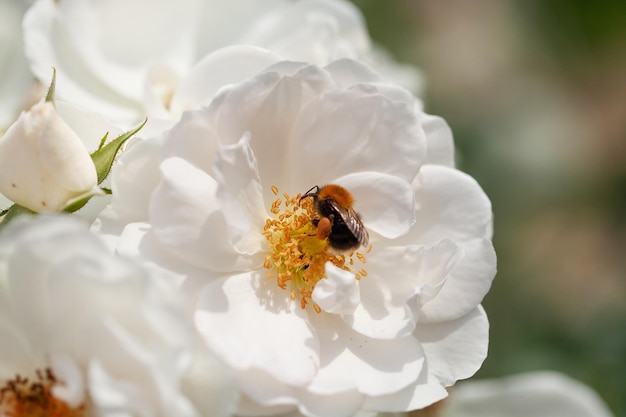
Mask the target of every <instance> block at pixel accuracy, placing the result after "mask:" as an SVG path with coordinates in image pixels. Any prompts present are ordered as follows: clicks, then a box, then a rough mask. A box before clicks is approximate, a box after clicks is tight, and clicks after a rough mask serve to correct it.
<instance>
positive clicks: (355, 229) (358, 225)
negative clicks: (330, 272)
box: [331, 200, 370, 246]
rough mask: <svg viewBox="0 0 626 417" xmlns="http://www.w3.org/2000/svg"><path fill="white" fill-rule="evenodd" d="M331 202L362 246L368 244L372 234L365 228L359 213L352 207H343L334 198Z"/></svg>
mask: <svg viewBox="0 0 626 417" xmlns="http://www.w3.org/2000/svg"><path fill="white" fill-rule="evenodd" d="M331 204H332V206H333V208H334V209H335V210H336V211H337V213H339V215H341V218H342V220H343V221H344V223H346V226H348V229H350V231H351V232H352V234H353V235H354V237H356V238H357V240H358V241H359V243H360V244H361V246H367V244H368V243H369V239H370V236H369V234H368V233H367V229H366V228H365V226H363V223H362V222H361V217H360V216H359V213H357V212H356V211H354V209H353V208H352V207H350V208H347V209H346V208H343V207H341V206H339V205H338V204H337V203H335V202H334V201H332V200H331Z"/></svg>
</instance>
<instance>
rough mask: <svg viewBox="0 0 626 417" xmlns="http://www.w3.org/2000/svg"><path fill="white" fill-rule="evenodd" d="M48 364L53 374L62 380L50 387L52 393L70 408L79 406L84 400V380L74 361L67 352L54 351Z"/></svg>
mask: <svg viewBox="0 0 626 417" xmlns="http://www.w3.org/2000/svg"><path fill="white" fill-rule="evenodd" d="M50 365H51V368H52V370H53V372H54V376H55V377H57V378H58V379H59V380H60V381H63V382H62V383H57V384H55V385H54V386H53V387H52V395H54V397H56V398H59V399H60V400H62V401H63V402H64V403H65V404H67V405H69V406H70V407H72V408H76V407H78V406H80V405H81V404H82V403H83V402H84V397H85V381H84V378H83V372H82V370H81V369H80V368H79V366H78V364H77V363H76V361H75V360H74V359H73V358H72V357H70V356H68V355H67V354H62V353H54V354H52V355H51V356H50Z"/></svg>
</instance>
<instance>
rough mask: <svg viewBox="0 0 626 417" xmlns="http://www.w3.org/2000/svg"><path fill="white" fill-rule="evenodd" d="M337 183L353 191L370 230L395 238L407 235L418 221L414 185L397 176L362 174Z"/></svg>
mask: <svg viewBox="0 0 626 417" xmlns="http://www.w3.org/2000/svg"><path fill="white" fill-rule="evenodd" d="M334 183H336V184H339V185H341V186H343V187H344V188H346V189H347V190H349V191H350V193H351V194H352V195H353V196H354V198H355V208H356V209H357V211H358V212H359V213H361V214H362V219H361V220H362V221H363V223H364V224H365V226H366V227H367V228H368V229H371V230H373V231H374V232H376V233H378V234H380V235H382V236H384V237H386V238H389V239H394V238H396V237H398V236H401V235H403V234H405V233H406V232H407V231H408V230H409V228H410V227H411V226H412V225H413V223H414V222H415V203H414V196H413V191H412V190H411V185H410V184H409V183H408V182H406V181H405V180H403V179H401V178H398V177H395V176H393V175H388V174H383V173H379V172H358V173H354V174H348V175H345V176H343V177H340V178H337V179H336V180H335V181H334Z"/></svg>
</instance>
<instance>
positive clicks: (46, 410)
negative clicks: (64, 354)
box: [0, 368, 85, 417]
mask: <svg viewBox="0 0 626 417" xmlns="http://www.w3.org/2000/svg"><path fill="white" fill-rule="evenodd" d="M57 382H58V381H57V379H56V377H55V376H54V374H53V373H52V370H50V369H49V368H48V369H46V370H45V371H42V370H40V369H38V370H37V372H36V378H33V379H32V380H31V379H29V378H26V377H22V376H20V375H16V376H15V377H14V378H13V379H10V380H8V381H6V382H5V383H4V385H2V387H1V388H0V415H6V416H11V417H83V416H84V415H85V407H84V405H81V406H79V407H78V408H71V407H70V406H69V405H67V404H66V403H64V402H63V401H62V400H60V399H58V398H56V397H55V396H53V395H52V387H53V386H54V385H55V384H56V383H57Z"/></svg>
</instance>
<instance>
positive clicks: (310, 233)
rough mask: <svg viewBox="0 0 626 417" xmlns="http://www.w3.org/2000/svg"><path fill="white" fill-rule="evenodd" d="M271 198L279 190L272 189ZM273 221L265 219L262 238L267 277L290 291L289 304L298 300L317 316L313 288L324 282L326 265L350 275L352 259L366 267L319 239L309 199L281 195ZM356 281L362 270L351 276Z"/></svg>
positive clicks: (357, 255) (360, 258)
mask: <svg viewBox="0 0 626 417" xmlns="http://www.w3.org/2000/svg"><path fill="white" fill-rule="evenodd" d="M272 191H273V193H274V195H277V196H278V188H276V187H275V186H272ZM283 203H284V207H283ZM270 211H271V213H272V215H273V217H272V218H269V219H266V221H265V227H264V232H263V234H264V236H265V238H266V239H267V241H268V243H269V246H270V251H269V254H268V255H267V256H266V257H265V262H264V264H263V266H264V267H265V268H267V269H268V270H270V272H268V274H267V277H268V278H270V279H273V278H276V283H277V285H278V287H280V288H282V289H283V290H287V291H289V296H290V297H291V299H292V300H299V301H300V306H301V307H302V308H303V309H304V308H306V306H307V305H308V304H309V303H310V304H311V305H312V306H313V309H314V310H315V311H316V312H318V313H319V312H320V311H321V309H320V307H319V306H318V305H317V304H316V303H315V302H314V301H312V300H311V295H312V294H313V290H314V289H315V285H316V284H317V283H318V282H319V281H320V280H322V279H324V278H326V273H325V264H326V262H332V263H333V264H334V265H335V266H337V267H339V268H341V269H344V270H346V271H350V272H353V268H355V259H354V258H356V260H357V261H359V262H361V263H365V255H364V254H363V253H361V252H351V253H336V252H334V251H333V250H332V248H331V247H330V246H329V245H328V239H327V238H324V239H320V238H319V237H318V233H317V229H316V227H315V226H314V224H313V220H314V219H316V218H317V217H318V216H317V213H316V212H315V208H314V206H313V202H312V199H310V198H307V199H303V200H300V194H298V195H296V196H293V197H292V196H289V195H288V194H286V193H285V194H283V196H282V197H278V198H277V199H276V200H274V202H273V203H272V208H271V209H270ZM353 273H354V275H355V278H356V279H357V280H359V279H361V278H362V277H364V276H365V275H367V271H365V269H363V268H360V269H359V270H358V271H354V272H353Z"/></svg>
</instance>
